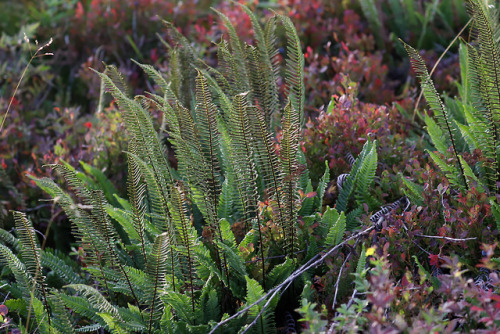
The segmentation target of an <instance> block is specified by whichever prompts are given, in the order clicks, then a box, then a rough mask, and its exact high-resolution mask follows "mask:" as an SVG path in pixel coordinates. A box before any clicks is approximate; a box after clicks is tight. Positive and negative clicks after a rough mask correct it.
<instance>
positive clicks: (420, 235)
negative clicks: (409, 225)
mask: <svg viewBox="0 0 500 334" xmlns="http://www.w3.org/2000/svg"><path fill="white" fill-rule="evenodd" d="M415 236H416V237H423V238H431V239H443V240H447V241H451V242H462V241H470V240H477V238H464V239H457V238H450V237H441V236H439V235H425V234H415Z"/></svg>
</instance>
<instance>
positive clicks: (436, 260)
mask: <svg viewBox="0 0 500 334" xmlns="http://www.w3.org/2000/svg"><path fill="white" fill-rule="evenodd" d="M429 259H430V264H431V266H439V255H434V254H429Z"/></svg>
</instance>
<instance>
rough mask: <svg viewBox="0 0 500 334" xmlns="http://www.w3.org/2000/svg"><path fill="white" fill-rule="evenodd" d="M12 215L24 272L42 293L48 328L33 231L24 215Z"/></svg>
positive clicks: (44, 303)
mask: <svg viewBox="0 0 500 334" xmlns="http://www.w3.org/2000/svg"><path fill="white" fill-rule="evenodd" d="M13 215H14V222H15V225H16V231H17V235H18V237H19V241H20V243H21V256H22V259H23V262H24V264H25V266H26V270H27V271H28V272H29V274H30V275H31V277H33V278H34V280H35V282H36V284H37V287H38V288H39V289H40V291H41V293H42V297H43V307H45V312H43V313H44V314H45V315H44V316H45V317H46V318H47V321H48V326H49V327H50V326H51V319H50V312H49V306H48V303H47V291H46V289H45V283H44V281H45V276H44V275H43V273H42V263H41V262H42V261H41V249H40V246H39V245H38V239H37V236H36V233H35V229H34V228H33V225H32V224H31V222H30V221H29V220H28V218H26V215H25V214H24V213H22V212H19V211H14V212H13ZM33 292H35V291H32V293H31V297H32V298H34V295H33Z"/></svg>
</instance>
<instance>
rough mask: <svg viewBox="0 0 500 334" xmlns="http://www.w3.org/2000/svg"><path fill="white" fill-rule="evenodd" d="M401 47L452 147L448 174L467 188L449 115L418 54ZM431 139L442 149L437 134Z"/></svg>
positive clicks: (408, 47) (410, 49)
mask: <svg viewBox="0 0 500 334" xmlns="http://www.w3.org/2000/svg"><path fill="white" fill-rule="evenodd" d="M403 45H404V47H405V49H406V51H407V52H408V55H409V56H410V59H411V62H412V67H413V69H414V71H415V72H416V73H417V76H418V78H419V79H420V84H421V86H422V91H423V94H424V97H425V99H426V100H427V103H428V104H429V107H430V109H431V110H432V111H433V112H434V116H435V118H436V120H437V124H438V125H439V128H440V129H441V130H442V132H441V133H442V134H443V135H444V137H445V138H446V140H448V141H449V143H450V144H451V147H452V151H453V155H454V157H455V159H456V162H457V166H458V168H457V167H454V168H452V169H449V171H450V173H451V174H452V175H453V176H452V177H453V179H454V180H460V182H461V185H462V186H465V187H467V184H466V181H465V174H464V171H463V168H462V165H461V164H460V163H459V162H458V161H459V158H458V156H459V153H458V148H457V144H456V142H457V140H456V138H455V137H456V135H455V133H454V131H455V129H453V127H452V126H453V123H452V121H451V118H450V115H449V113H448V111H447V109H446V106H445V105H444V103H443V101H442V100H441V98H440V97H439V95H438V93H437V91H436V88H435V87H434V84H433V82H432V79H431V77H430V75H429V72H428V71H427V68H426V67H425V63H424V61H423V59H422V57H421V56H420V54H419V53H418V52H417V51H416V50H415V49H414V48H412V47H411V46H409V45H408V44H406V43H404V42H403ZM435 129H436V127H434V126H431V127H430V130H431V131H432V130H435ZM432 137H433V138H435V139H439V142H438V146H439V148H440V149H443V146H444V144H443V143H442V142H441V140H440V137H439V133H433V135H432Z"/></svg>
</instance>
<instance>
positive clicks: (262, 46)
mask: <svg viewBox="0 0 500 334" xmlns="http://www.w3.org/2000/svg"><path fill="white" fill-rule="evenodd" d="M237 4H238V5H239V6H240V7H241V8H242V9H243V11H245V13H246V14H247V15H248V17H249V18H250V21H251V22H252V28H253V32H254V38H255V40H256V42H257V50H258V51H259V63H260V64H261V65H262V73H263V75H264V76H265V84H264V87H265V92H266V95H265V96H264V99H263V101H265V103H264V105H266V106H267V107H268V109H267V110H265V109H264V110H263V112H266V113H265V114H264V119H265V120H266V123H265V124H267V126H269V124H271V125H272V123H273V119H274V117H273V116H274V114H277V113H278V110H279V94H278V86H277V83H276V79H277V77H276V74H277V68H276V67H275V66H273V60H274V59H276V57H275V55H276V50H277V48H276V47H275V45H274V41H275V34H274V30H275V28H276V19H271V20H269V21H268V24H267V26H266V31H264V30H262V27H261V25H260V22H259V20H258V19H257V17H256V16H255V14H254V13H253V12H252V11H251V10H250V9H249V8H248V7H247V6H245V5H243V4H241V3H237ZM250 73H251V72H250ZM267 111H268V113H267ZM270 121H271V123H270Z"/></svg>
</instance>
